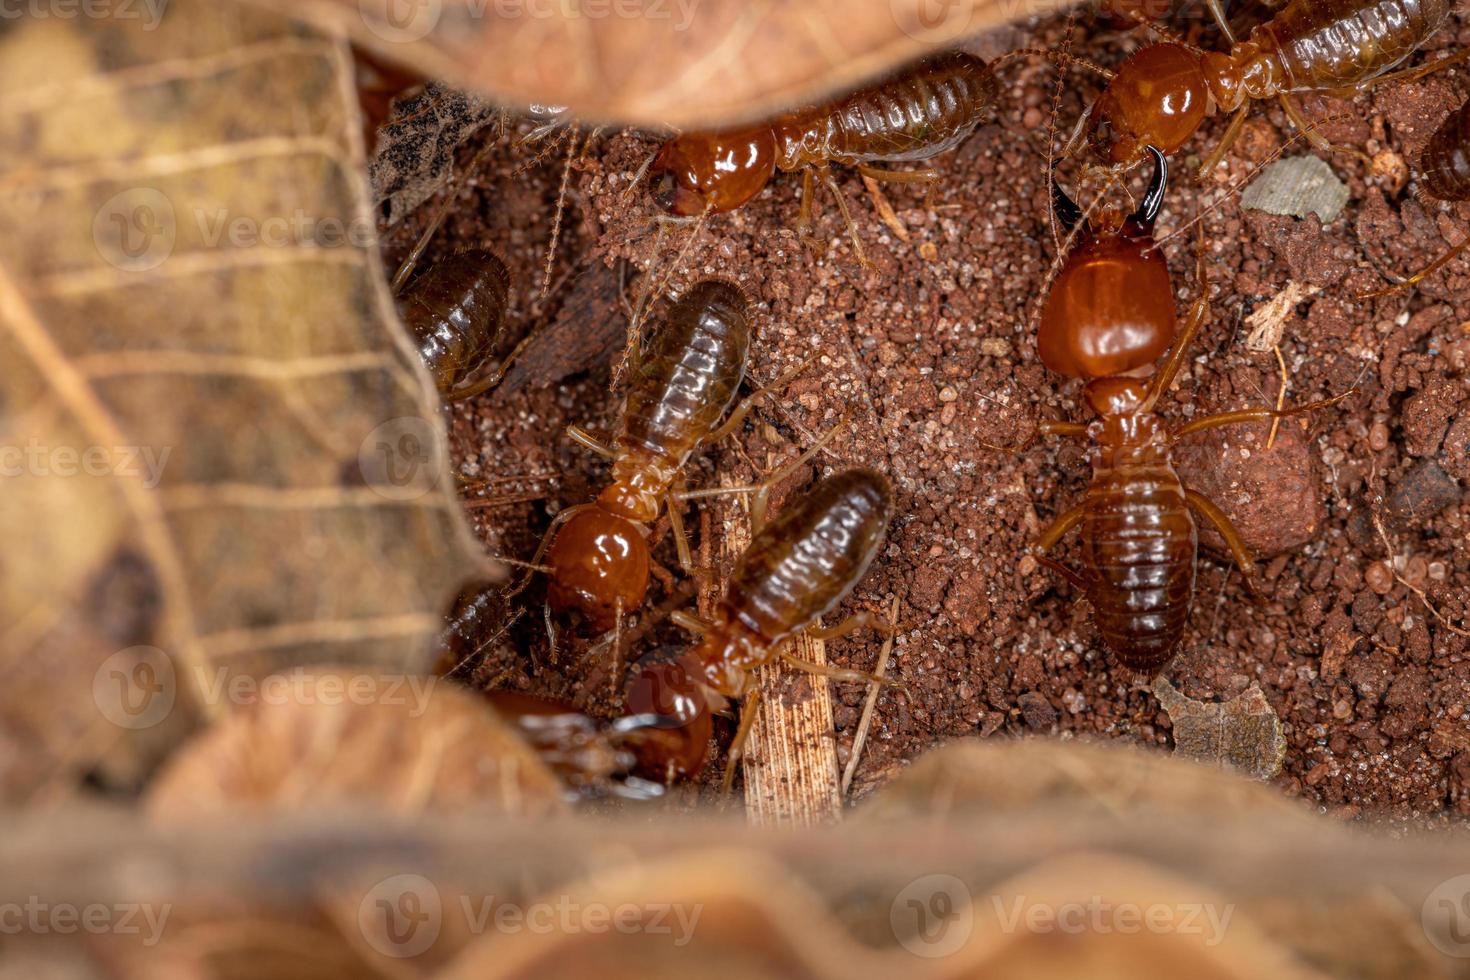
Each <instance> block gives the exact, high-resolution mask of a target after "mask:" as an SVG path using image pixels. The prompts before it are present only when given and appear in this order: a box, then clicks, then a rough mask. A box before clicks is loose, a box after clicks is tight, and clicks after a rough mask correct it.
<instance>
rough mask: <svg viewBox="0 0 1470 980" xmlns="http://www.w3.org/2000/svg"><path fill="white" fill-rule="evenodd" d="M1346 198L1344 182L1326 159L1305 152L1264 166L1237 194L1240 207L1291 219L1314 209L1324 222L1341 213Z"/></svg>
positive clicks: (1300, 216)
mask: <svg viewBox="0 0 1470 980" xmlns="http://www.w3.org/2000/svg"><path fill="white" fill-rule="evenodd" d="M1347 200H1348V189H1347V185H1346V184H1344V183H1343V182H1342V181H1341V180H1340V179H1338V176H1337V174H1335V173H1333V172H1332V168H1331V167H1330V166H1328V165H1327V161H1325V160H1323V159H1321V158H1320V157H1314V156H1310V155H1308V156H1300V157H1288V158H1287V159H1285V160H1277V161H1276V162H1275V163H1272V164H1271V165H1269V166H1268V167H1266V168H1265V169H1264V170H1262V171H1261V173H1260V175H1259V176H1258V177H1256V179H1255V180H1253V181H1251V183H1250V186H1249V187H1247V188H1246V189H1245V191H1244V192H1243V193H1242V194H1241V195H1240V206H1241V207H1242V208H1246V209H1248V210H1253V211H1265V212H1266V213H1267V214H1284V215H1289V216H1291V217H1293V218H1305V217H1306V216H1307V215H1309V214H1311V213H1313V212H1316V214H1317V217H1318V218H1320V219H1321V220H1322V223H1323V224H1324V225H1325V224H1330V223H1331V222H1332V221H1333V220H1334V219H1335V218H1336V217H1337V216H1338V215H1339V214H1341V213H1342V208H1343V205H1345V204H1347Z"/></svg>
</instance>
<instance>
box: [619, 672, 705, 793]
mask: <svg viewBox="0 0 1470 980" xmlns="http://www.w3.org/2000/svg"><path fill="white" fill-rule="evenodd" d="M686 659H687V658H680V659H668V657H667V656H666V655H665V654H663V653H660V652H655V653H651V654H649V655H647V656H646V657H644V658H643V659H642V660H640V661H639V662H638V664H637V667H636V669H635V670H634V671H633V675H632V677H630V678H629V680H628V688H627V692H626V698H625V701H626V704H627V706H628V710H629V711H630V712H634V713H636V714H640V715H645V716H650V717H653V718H656V719H658V721H657V722H656V723H654V724H647V725H643V726H641V727H640V728H639V729H638V730H637V731H636V732H633V733H630V736H629V737H628V739H627V740H626V743H627V745H628V747H629V748H630V749H631V750H632V751H633V754H634V755H635V756H636V757H637V759H638V772H639V773H640V774H641V775H643V776H645V777H647V778H649V779H654V780H657V781H659V782H662V783H668V782H672V781H673V780H675V779H685V778H688V777H689V776H692V775H694V774H695V773H697V772H699V770H700V769H702V768H703V767H704V763H705V756H706V755H707V754H708V753H709V740H710V735H711V733H712V732H713V724H712V721H711V717H710V709H711V705H710V702H709V700H708V697H707V695H706V692H705V690H704V686H703V685H702V684H701V683H700V681H699V680H698V677H697V672H696V671H695V670H694V669H693V666H694V665H693V664H686V663H685V660H686Z"/></svg>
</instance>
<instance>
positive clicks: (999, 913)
mask: <svg viewBox="0 0 1470 980" xmlns="http://www.w3.org/2000/svg"><path fill="white" fill-rule="evenodd" d="M991 902H992V903H993V905H994V908H995V914H996V920H997V922H998V923H999V925H1000V928H1001V930H1002V931H1004V932H1007V933H1010V932H1019V931H1025V932H1031V933H1039V934H1044V933H1061V934H1063V935H1079V934H1081V933H1093V934H1097V935H1109V934H1118V935H1125V936H1127V935H1135V934H1137V933H1143V932H1147V933H1157V934H1165V933H1168V934H1173V935H1180V936H1202V937H1203V938H1204V944H1205V945H1206V946H1218V945H1219V944H1220V943H1221V942H1222V941H1223V940H1224V939H1225V931H1226V930H1227V929H1229V928H1230V919H1231V916H1233V915H1234V914H1235V904H1234V903H1233V902H1232V903H1226V904H1224V905H1217V904H1215V903H1213V902H1150V903H1146V904H1145V903H1139V902H1119V901H1114V900H1113V899H1110V898H1108V897H1107V896H1105V895H1092V896H1090V897H1088V898H1087V899H1086V900H1081V899H1078V900H1073V901H1066V902H1056V901H1034V902H1033V901H1030V900H1028V899H1027V898H1026V896H1024V895H1018V896H1014V897H1011V898H1008V899H1007V898H1002V897H1001V896H999V895H995V896H992V897H991Z"/></svg>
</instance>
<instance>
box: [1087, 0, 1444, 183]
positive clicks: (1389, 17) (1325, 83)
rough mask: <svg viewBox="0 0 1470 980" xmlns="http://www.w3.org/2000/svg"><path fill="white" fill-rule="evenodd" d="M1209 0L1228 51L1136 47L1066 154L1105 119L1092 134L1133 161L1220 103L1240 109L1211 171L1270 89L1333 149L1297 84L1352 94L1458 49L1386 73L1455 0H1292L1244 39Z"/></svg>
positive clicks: (1114, 158) (1117, 156)
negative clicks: (1299, 99) (1296, 99)
mask: <svg viewBox="0 0 1470 980" xmlns="http://www.w3.org/2000/svg"><path fill="white" fill-rule="evenodd" d="M1209 5H1210V9H1211V11H1212V13H1213V14H1214V15H1215V19H1216V21H1217V22H1218V23H1219V25H1220V29H1221V31H1222V32H1223V33H1224V35H1225V37H1226V38H1227V39H1229V42H1230V51H1229V53H1221V52H1215V51H1208V52H1207V51H1201V50H1200V49H1198V48H1195V47H1192V46H1190V45H1187V44H1184V43H1183V42H1180V41H1171V42H1168V43H1161V44H1151V45H1148V46H1147V47H1144V48H1141V49H1139V50H1138V51H1137V52H1135V53H1134V54H1133V55H1132V57H1130V58H1129V59H1128V60H1127V61H1125V62H1124V63H1123V64H1122V66H1121V67H1119V69H1118V70H1117V72H1116V73H1115V74H1114V75H1112V76H1111V79H1110V81H1109V82H1108V86H1107V88H1106V89H1105V90H1104V92H1103V94H1102V95H1101V96H1100V97H1099V98H1098V99H1097V101H1096V102H1094V103H1093V105H1092V106H1091V107H1089V109H1088V111H1087V113H1086V114H1084V116H1083V119H1082V120H1081V121H1080V122H1079V124H1078V127H1077V129H1076V131H1075V132H1074V134H1073V137H1072V139H1071V140H1069V141H1068V145H1067V149H1066V150H1065V151H1064V155H1067V154H1070V153H1071V152H1073V151H1075V149H1076V148H1077V147H1078V145H1079V144H1080V143H1081V141H1082V140H1083V139H1084V138H1085V136H1086V135H1087V133H1088V129H1089V127H1091V126H1093V125H1094V124H1095V123H1105V124H1106V126H1107V128H1108V129H1110V130H1111V133H1110V134H1104V133H1103V132H1102V131H1101V129H1102V127H1096V128H1095V129H1094V130H1093V132H1092V136H1093V137H1094V138H1095V139H1096V141H1097V142H1098V143H1099V144H1102V146H1101V148H1102V149H1103V150H1104V152H1105V153H1106V155H1107V156H1108V157H1109V159H1110V160H1111V162H1112V163H1113V164H1119V165H1121V164H1131V163H1133V162H1134V161H1135V160H1139V159H1141V158H1142V157H1143V156H1144V155H1145V152H1144V148H1145V147H1147V146H1152V147H1155V148H1157V149H1160V150H1162V151H1163V152H1165V153H1173V152H1174V151H1175V150H1177V149H1178V148H1179V147H1180V146H1182V145H1183V144H1184V143H1185V141H1187V140H1188V139H1189V138H1190V137H1191V136H1193V135H1194V133H1195V131H1196V130H1198V129H1199V127H1200V125H1201V124H1202V123H1203V122H1204V120H1205V118H1206V117H1207V116H1209V115H1211V114H1212V113H1213V112H1214V111H1215V110H1216V109H1219V110H1221V111H1224V112H1234V113H1235V115H1234V117H1233V118H1232V119H1231V120H1230V124H1229V125H1228V127H1227V128H1226V130H1225V134H1224V135H1223V136H1222V137H1221V139H1220V141H1219V143H1217V144H1216V146H1215V149H1214V151H1213V152H1212V153H1211V154H1210V157H1209V159H1208V160H1207V161H1206V162H1205V164H1204V166H1203V167H1202V168H1201V172H1202V173H1207V172H1209V171H1210V170H1213V169H1214V167H1215V165H1216V164H1218V163H1219V162H1220V160H1221V159H1223V158H1224V155H1225V152H1226V151H1227V150H1228V149H1229V148H1230V145H1231V144H1232V143H1233V142H1234V141H1235V138H1236V137H1237V136H1238V135H1239V133H1240V130H1241V126H1242V125H1243V124H1244V122H1245V115H1246V111H1247V110H1248V109H1249V107H1250V104H1251V102H1252V101H1260V100H1264V99H1272V98H1274V99H1278V100H1279V101H1280V103H1281V106H1282V108H1283V109H1284V110H1285V111H1286V114H1287V116H1288V117H1289V118H1290V119H1291V121H1292V123H1293V124H1295V125H1296V127H1297V128H1298V129H1300V130H1301V131H1302V133H1303V134H1304V135H1305V136H1306V137H1307V138H1308V139H1309V140H1311V141H1312V143H1313V144H1314V145H1316V146H1317V147H1318V148H1320V149H1323V150H1337V149H1341V148H1339V147H1335V146H1333V145H1332V144H1330V143H1329V142H1328V141H1327V140H1326V139H1325V138H1324V137H1323V136H1322V135H1321V134H1320V133H1319V132H1317V130H1316V129H1315V128H1314V127H1313V126H1312V125H1311V123H1309V122H1308V121H1307V120H1306V119H1305V118H1303V116H1302V114H1301V112H1300V111H1299V110H1298V109H1297V107H1296V105H1295V104H1294V103H1293V102H1292V100H1291V99H1290V97H1289V96H1290V95H1291V94H1292V93H1298V92H1327V93H1332V94H1351V93H1353V92H1359V91H1363V90H1364V89H1366V88H1367V87H1368V86H1369V85H1377V84H1381V83H1383V82H1385V81H1390V80H1401V79H1406V78H1411V77H1419V76H1420V75H1423V74H1427V73H1428V72H1429V71H1436V70H1438V69H1440V68H1442V67H1445V65H1446V64H1447V63H1450V62H1455V61H1459V60H1460V59H1461V55H1456V56H1454V57H1453V58H1447V59H1441V60H1439V61H1436V62H1432V63H1430V64H1429V65H1425V66H1421V67H1420V68H1415V69H1410V70H1405V71H1401V72H1392V73H1389V74H1385V73H1386V72H1389V69H1392V68H1394V67H1395V66H1396V65H1398V64H1399V63H1400V62H1402V61H1403V60H1404V59H1406V58H1407V57H1409V55H1411V54H1412V53H1413V52H1414V51H1415V50H1416V49H1417V48H1419V47H1420V46H1421V45H1422V44H1423V43H1424V42H1425V41H1426V40H1428V39H1429V37H1430V36H1431V35H1432V34H1434V32H1435V31H1437V30H1438V29H1439V28H1440V26H1441V25H1442V24H1444V22H1445V20H1446V18H1447V17H1448V16H1449V13H1450V10H1451V9H1452V6H1453V5H1452V3H1451V2H1450V0H1291V2H1290V3H1288V4H1287V5H1286V6H1285V7H1282V8H1281V9H1280V10H1279V11H1278V12H1277V13H1276V15H1275V16H1274V17H1272V18H1271V19H1270V20H1269V21H1267V22H1266V23H1264V24H1261V25H1259V26H1258V27H1256V28H1255V29H1254V30H1253V31H1252V32H1251V35H1250V38H1249V39H1248V40H1245V41H1236V40H1235V38H1234V36H1233V34H1232V33H1231V30H1230V25H1229V23H1228V22H1227V21H1226V19H1225V16H1224V12H1223V10H1222V9H1221V7H1220V4H1219V3H1218V0H1210V3H1209ZM1154 29H1155V30H1158V29H1157V28H1154Z"/></svg>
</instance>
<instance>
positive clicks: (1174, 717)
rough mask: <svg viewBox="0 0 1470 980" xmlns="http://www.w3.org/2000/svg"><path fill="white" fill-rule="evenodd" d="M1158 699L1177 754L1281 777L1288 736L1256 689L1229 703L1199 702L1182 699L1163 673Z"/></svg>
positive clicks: (1156, 687) (1156, 692)
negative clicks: (1165, 716) (1170, 725)
mask: <svg viewBox="0 0 1470 980" xmlns="http://www.w3.org/2000/svg"><path fill="white" fill-rule="evenodd" d="M1153 692H1154V696H1155V697H1157V698H1158V699H1159V703H1160V704H1161V705H1163V706H1164V710H1165V711H1167V712H1168V713H1169V720H1170V721H1172V722H1173V723H1174V752H1175V754H1176V755H1180V756H1183V757H1184V758H1187V759H1196V760H1198V761H1200V762H1206V763H1210V764H1212V765H1216V766H1219V767H1220V768H1222V769H1233V770H1235V771H1236V772H1240V773H1243V774H1245V775H1247V776H1252V777H1254V778H1256V779H1270V778H1272V777H1273V776H1275V775H1276V774H1277V773H1279V772H1281V764H1282V762H1283V761H1284V760H1285V759H1286V736H1285V734H1284V732H1283V731H1282V727H1281V719H1280V718H1279V717H1277V715H1276V710H1275V709H1274V708H1272V707H1271V704H1270V702H1268V701H1267V700H1266V696H1265V695H1264V694H1263V693H1261V688H1260V687H1259V686H1258V685H1256V684H1252V685H1251V686H1250V687H1249V688H1248V689H1247V690H1245V691H1242V692H1241V693H1240V694H1237V695H1236V696H1235V697H1233V698H1231V699H1230V700H1229V701H1225V702H1223V703H1212V702H1208V701H1196V700H1194V699H1193V698H1190V697H1186V696H1185V695H1183V694H1181V693H1180V692H1179V690H1178V689H1177V688H1175V687H1174V685H1173V684H1170V683H1169V681H1168V679H1166V678H1165V677H1164V676H1163V675H1162V674H1161V675H1159V677H1158V678H1157V679H1156V680H1155V681H1154V686H1153Z"/></svg>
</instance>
